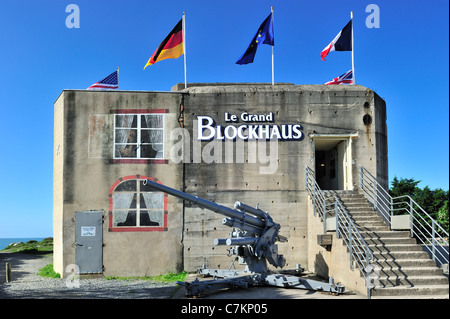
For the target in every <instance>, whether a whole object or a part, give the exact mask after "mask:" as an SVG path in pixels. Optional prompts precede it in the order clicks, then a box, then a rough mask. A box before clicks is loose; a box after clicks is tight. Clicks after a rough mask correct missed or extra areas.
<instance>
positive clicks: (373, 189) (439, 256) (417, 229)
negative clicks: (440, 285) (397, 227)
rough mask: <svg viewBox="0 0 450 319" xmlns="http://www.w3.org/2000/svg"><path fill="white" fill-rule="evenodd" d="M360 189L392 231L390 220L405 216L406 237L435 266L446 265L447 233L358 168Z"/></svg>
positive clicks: (415, 206)
mask: <svg viewBox="0 0 450 319" xmlns="http://www.w3.org/2000/svg"><path fill="white" fill-rule="evenodd" d="M359 182H360V189H361V190H362V191H363V193H364V195H365V197H366V199H367V200H368V201H369V202H370V203H371V204H372V205H373V207H374V209H375V210H376V211H377V212H378V213H379V215H380V216H381V217H383V219H384V220H385V221H386V222H387V223H388V225H389V226H390V227H391V229H392V217H394V216H399V215H405V214H407V215H408V214H409V216H410V217H409V219H410V220H409V223H410V227H409V228H410V237H414V238H416V239H417V240H419V241H420V243H421V244H422V245H423V247H425V248H426V249H427V250H428V251H429V252H430V255H431V257H432V259H433V260H434V261H435V262H436V264H437V265H438V266H440V265H441V264H448V263H449V251H448V231H446V230H445V229H444V228H443V227H442V226H441V225H439V223H437V222H436V220H434V218H432V217H431V216H430V214H429V213H427V212H426V211H425V210H424V209H423V208H422V207H421V206H420V205H419V204H417V202H416V201H415V200H414V199H412V198H411V196H409V195H401V196H397V197H392V196H391V195H390V194H389V192H388V191H387V190H386V189H384V188H383V187H382V186H381V185H380V184H379V183H378V181H377V179H376V178H375V177H374V176H373V175H372V174H371V173H370V172H369V171H368V170H367V169H366V168H364V167H363V166H362V165H360V170H359Z"/></svg>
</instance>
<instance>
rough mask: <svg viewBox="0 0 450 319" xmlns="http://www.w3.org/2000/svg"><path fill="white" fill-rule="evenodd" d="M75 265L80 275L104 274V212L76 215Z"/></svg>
mask: <svg viewBox="0 0 450 319" xmlns="http://www.w3.org/2000/svg"><path fill="white" fill-rule="evenodd" d="M75 227H76V228H75V264H76V265H77V266H78V267H79V272H80V274H89V273H102V272H103V253H102V252H103V211H82V212H76V213H75Z"/></svg>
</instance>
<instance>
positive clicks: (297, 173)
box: [54, 83, 388, 276]
mask: <svg viewBox="0 0 450 319" xmlns="http://www.w3.org/2000/svg"><path fill="white" fill-rule="evenodd" d="M181 88H182V86H179V85H178V86H176V87H174V88H173V90H174V92H137V91H113V92H101V91H95V92H94V91H85V90H65V91H63V92H62V93H61V95H60V96H59V98H58V99H57V101H56V102H55V129H54V130H55V135H54V141H55V145H54V245H55V256H54V264H55V270H57V271H58V272H60V273H61V274H63V275H64V274H65V272H64V270H65V268H66V266H67V265H69V264H73V263H74V262H75V247H74V244H75V242H74V241H75V236H74V228H75V225H74V216H75V213H76V212H77V211H82V210H94V209H95V210H103V211H104V219H105V222H104V225H103V234H104V247H103V264H104V275H106V276H107V275H119V276H134V275H136V276H144V275H154V274H159V273H164V272H168V271H176V270H181V269H185V270H187V271H194V270H196V269H197V268H198V267H200V266H201V265H202V264H203V263H206V264H207V266H208V267H210V268H222V269H223V268H228V267H229V265H230V262H231V260H230V259H229V257H226V256H225V255H226V252H227V251H226V247H224V246H218V247H214V246H213V240H214V239H215V238H227V237H228V233H229V231H230V230H231V229H230V228H229V227H226V226H222V223H221V220H222V218H223V216H221V215H217V214H214V213H212V212H209V211H205V210H203V209H200V208H198V207H193V206H191V205H190V204H189V203H184V204H183V201H181V200H179V199H177V198H174V197H172V196H168V197H167V214H166V216H167V229H166V230H164V231H150V232H148V231H147V232H140V231H128V232H114V231H111V229H110V227H109V221H110V216H111V214H110V211H111V205H112V204H111V201H112V199H111V197H112V192H113V191H114V187H116V186H117V185H118V183H121V178H122V179H123V178H129V177H130V176H131V177H134V178H136V179H140V178H141V177H143V178H144V177H152V178H155V179H157V180H159V181H161V182H162V183H163V184H165V185H167V186H170V187H173V188H175V189H179V190H184V191H185V192H188V193H191V194H194V195H197V196H200V197H203V198H206V199H208V200H212V201H215V202H217V203H220V204H222V205H225V206H228V207H233V205H234V202H235V201H238V200H239V201H242V202H244V203H246V204H248V205H251V206H255V205H257V204H258V203H259V207H260V208H261V209H263V210H265V211H268V212H269V213H270V214H271V216H272V217H273V218H274V220H275V221H276V222H278V223H280V225H281V231H280V234H281V235H283V236H286V237H288V242H287V243H280V244H279V252H280V253H281V254H283V255H284V256H285V257H286V259H287V267H295V265H296V264H297V263H300V264H301V265H302V266H303V267H309V265H310V263H311V260H310V259H311V258H312V257H311V256H315V254H313V255H311V254H312V250H311V249H312V248H311V243H310V240H311V238H310V237H311V236H312V234H311V229H310V227H311V225H310V224H308V223H309V221H310V219H311V218H312V216H311V214H310V213H309V212H308V205H309V204H308V196H307V193H306V191H305V186H304V184H305V180H304V170H305V167H306V166H309V167H311V168H312V169H314V170H316V172H319V171H321V172H322V173H321V174H322V177H321V179H320V181H321V183H323V185H325V186H324V187H323V188H324V189H326V188H327V187H330V188H334V189H337V188H338V189H355V188H357V185H358V178H357V176H358V169H359V165H363V166H364V167H365V168H366V169H368V170H369V171H370V172H371V173H372V174H373V175H375V176H376V177H377V178H378V179H379V181H381V183H382V184H385V186H387V183H388V176H387V129H386V106H385V103H384V101H383V100H382V99H381V98H379V97H378V95H377V94H376V93H375V92H373V91H371V90H369V89H367V88H365V87H363V86H360V85H354V86H323V85H293V84H277V85H275V86H272V85H267V84H258V83H257V84H232V83H230V84H219V83H218V84H207V83H203V84H189V85H188V88H187V89H181ZM175 91H178V92H175ZM155 109H157V110H164V112H165V113H164V114H165V115H164V156H163V160H162V163H154V162H148V163H147V162H146V163H136V162H120V163H118V162H117V161H115V160H114V158H113V154H114V150H113V149H114V114H115V112H125V113H124V114H126V113H127V112H128V113H133V112H142V111H146V110H155ZM244 112H248V113H249V114H259V115H268V114H272V117H273V118H272V119H271V121H270V122H261V121H254V122H252V123H246V122H243V121H242V120H240V121H238V122H233V121H226V117H225V116H226V115H225V113H228V114H229V115H236V116H237V117H240V116H241V115H242V113H244ZM198 116H209V117H210V118H212V119H213V120H214V121H215V125H222V126H223V127H225V126H227V125H235V126H239V125H243V124H261V125H265V124H268V125H278V126H280V127H281V126H282V125H286V124H290V125H301V132H302V135H303V138H302V139H292V140H283V141H278V143H269V142H266V141H258V142H255V141H242V140H241V141H239V139H237V140H235V141H226V142H225V141H222V140H220V141H215V142H214V141H197V134H198V132H197V131H196V126H195V120H197V118H198ZM369 116H370V117H369ZM181 120H182V121H181ZM180 124H181V125H182V127H180ZM172 133H174V134H172ZM181 133H182V135H183V136H184V137H186V139H185V141H184V145H183V147H182V148H180V147H179V146H180V140H181V137H180V136H181V135H180V134H181ZM181 144H183V142H181ZM175 147H178V148H176V152H172V151H173V149H174V148H175ZM180 151H182V153H183V155H184V154H188V155H189V156H188V157H187V158H184V159H185V160H184V161H183V160H181V161H180V160H179V158H178V160H174V156H175V155H176V154H178V153H179V152H180ZM319 153H321V154H325V155H324V156H323V164H324V166H323V169H322V168H321V167H322V166H321V165H320V164H321V163H322V162H319ZM227 156H228V157H227ZM175 157H176V156H175ZM186 159H187V160H186ZM183 205H184V206H183Z"/></svg>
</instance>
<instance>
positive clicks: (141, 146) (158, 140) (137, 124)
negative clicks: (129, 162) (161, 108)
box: [114, 113, 164, 160]
mask: <svg viewBox="0 0 450 319" xmlns="http://www.w3.org/2000/svg"><path fill="white" fill-rule="evenodd" d="M163 158H164V114H161V113H144V114H129V113H127V114H115V115H114V159H138V160H139V159H163Z"/></svg>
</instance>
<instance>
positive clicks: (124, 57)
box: [0, 0, 449, 237]
mask: <svg viewBox="0 0 450 319" xmlns="http://www.w3.org/2000/svg"><path fill="white" fill-rule="evenodd" d="M372 3H373V4H376V5H377V6H378V8H379V17H380V27H379V28H368V27H367V26H366V18H367V16H369V15H370V14H371V12H366V7H367V5H369V4H372ZM69 4H76V5H78V7H79V9H80V16H79V18H80V27H79V28H67V27H66V18H67V16H69V14H70V13H67V12H66V7H67V5H69ZM271 5H273V6H274V29H275V81H276V82H289V83H294V84H323V83H324V82H326V81H328V80H331V79H332V78H334V77H336V76H339V75H341V74H342V73H344V72H346V71H347V70H349V69H350V68H351V53H350V52H332V53H330V55H328V57H327V61H325V62H324V61H322V60H321V59H320V51H322V49H323V48H324V47H325V46H326V45H327V44H328V43H329V42H330V41H331V40H333V38H334V37H335V36H336V34H337V33H338V32H339V31H340V30H341V29H342V28H343V27H344V26H345V25H346V23H347V22H348V21H349V19H350V11H353V12H354V45H355V75H356V80H357V84H361V85H364V86H366V87H368V88H370V89H372V90H374V91H375V92H377V93H378V94H379V95H380V96H381V97H382V98H383V99H384V100H385V101H386V104H387V114H388V120H387V121H388V122H387V124H388V152H389V153H388V156H389V178H390V179H391V180H392V178H393V177H395V176H397V177H398V178H414V179H415V180H421V181H422V182H421V184H420V186H421V187H424V186H426V185H428V186H429V187H430V188H432V189H434V188H443V189H448V187H449V186H448V180H449V171H448V167H449V148H448V147H449V125H448V123H449V112H448V111H449V80H448V79H449V71H448V70H449V53H448V48H449V14H448V12H449V3H448V1H447V0H445V1H444V0H432V1H400V0H394V1H392V0H391V1H386V0H370V1H361V0H341V1H332V0H323V1H298V0H272V1H266V0H258V1H256V0H246V1H235V0H228V1H211V0H190V1H186V0H185V1H181V0H172V1H152V0H145V1H144V0H130V1H124V0H121V1H119V0H95V1H94V0H70V1H63V0H28V1H25V0H15V1H8V2H6V1H2V9H1V10H0V47H1V49H0V101H1V102H0V108H1V121H0V123H1V125H0V136H1V137H2V138H3V143H2V144H3V147H2V154H1V156H0V170H1V175H2V181H3V182H2V183H0V203H1V208H0V237H46V236H52V174H53V103H54V102H55V100H56V99H57V97H58V95H59V94H60V93H61V91H62V90H63V89H85V88H86V87H88V86H89V85H91V84H92V83H94V82H96V81H98V80H100V79H102V78H103V77H105V76H106V75H108V74H109V73H111V72H113V71H114V70H115V69H116V68H117V67H118V66H119V67H120V84H121V89H123V90H151V91H168V90H170V88H171V87H172V86H173V85H174V84H176V83H181V82H184V73H183V72H184V71H183V57H180V58H178V59H176V60H173V59H171V60H165V61H161V62H158V63H156V64H155V65H153V66H150V67H147V69H146V70H145V71H144V70H143V67H144V65H145V63H146V62H147V60H148V58H149V57H150V56H151V54H152V53H153V51H154V50H155V49H156V47H157V46H158V45H159V43H160V42H161V41H162V40H163V39H164V37H165V36H166V35H167V34H168V32H169V31H170V30H171V29H172V28H173V27H174V26H175V24H176V23H177V22H178V21H179V19H181V16H182V12H183V11H186V46H187V47H186V58H187V77H188V82H270V81H271V62H270V61H271V60H270V59H271V49H270V46H267V45H264V46H260V47H259V49H258V52H257V54H256V58H255V61H254V63H253V64H249V65H244V66H240V65H236V64H235V62H236V61H237V59H238V58H239V57H240V56H241V54H242V53H243V52H244V51H245V49H246V48H247V46H248V44H249V43H250V41H251V39H252V37H253V36H254V34H255V32H256V30H257V28H258V26H259V25H260V24H261V22H262V21H263V20H264V19H265V18H266V17H267V15H268V14H269V13H270V6H271Z"/></svg>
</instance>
